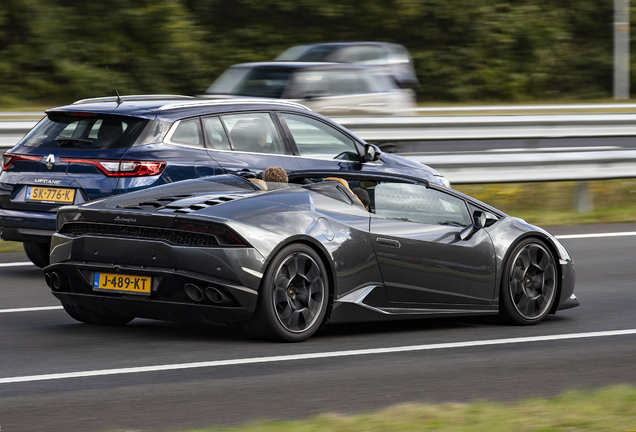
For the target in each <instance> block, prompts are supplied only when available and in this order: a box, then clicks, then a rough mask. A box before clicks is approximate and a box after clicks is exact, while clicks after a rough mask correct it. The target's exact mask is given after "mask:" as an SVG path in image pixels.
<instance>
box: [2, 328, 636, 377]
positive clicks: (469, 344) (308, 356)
mask: <svg viewBox="0 0 636 432" xmlns="http://www.w3.org/2000/svg"><path fill="white" fill-rule="evenodd" d="M633 334H636V329H629V330H612V331H601V332H590V333H570V334H561V335H548V336H531V337H522V338H509V339H494V340H482V341H468V342H453V343H439V344H430V345H410V346H401V347H390V348H371V349H360V350H350V351H332V352H322V353H309V354H294V355H283V356H272V357H253V358H243V359H231V360H217V361H207V362H195V363H177V364H167V365H158V366H140V367H130V368H120V369H101V370H92V371H82V372H67V373H54V374H45V375H27V376H17V377H6V378H0V384H8V383H22V382H29V381H47V380H56V379H66V378H82V377H95V376H103V375H120V374H130V373H141V372H158V371H169V370H179V369H195V368H209V367H218V366H235V365H247V364H254V363H274V362H282V361H294V360H313V359H324V358H333V357H349V356H359V355H371V354H388V353H400V352H411V351H427V350H435V349H448V348H466V347H479V346H488V345H505V344H517V343H527V342H543V341H555V340H564V339H581V338H591V337H608V336H624V335H633Z"/></svg>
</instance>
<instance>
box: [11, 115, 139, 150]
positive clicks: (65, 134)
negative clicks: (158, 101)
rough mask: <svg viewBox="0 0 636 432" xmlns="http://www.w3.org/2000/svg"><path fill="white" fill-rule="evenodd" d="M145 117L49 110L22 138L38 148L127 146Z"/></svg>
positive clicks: (86, 148)
mask: <svg viewBox="0 0 636 432" xmlns="http://www.w3.org/2000/svg"><path fill="white" fill-rule="evenodd" d="M146 124H148V120H146V119H141V118H136V117H125V116H113V115H104V114H92V113H50V114H49V115H48V116H47V117H45V118H44V119H43V120H42V121H41V122H40V123H38V124H37V125H36V126H35V127H34V128H33V129H32V130H31V131H30V132H29V133H28V134H27V135H26V136H25V137H24V139H23V140H22V145H25V146H28V147H38V148H49V149H54V148H71V149H73V148H74V149H82V150H108V149H116V148H125V147H131V146H132V145H133V144H134V143H135V141H136V139H137V138H138V137H139V135H140V134H141V132H142V131H143V129H144V127H145V126H146Z"/></svg>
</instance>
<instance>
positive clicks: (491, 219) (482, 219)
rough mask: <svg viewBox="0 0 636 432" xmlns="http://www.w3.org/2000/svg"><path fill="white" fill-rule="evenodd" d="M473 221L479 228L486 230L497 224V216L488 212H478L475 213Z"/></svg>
mask: <svg viewBox="0 0 636 432" xmlns="http://www.w3.org/2000/svg"><path fill="white" fill-rule="evenodd" d="M473 220H474V223H475V226H476V227H477V228H486V227H489V226H490V225H492V224H494V223H495V222H497V221H498V220H499V219H497V216H495V215H494V214H492V213H489V212H486V211H480V210H477V211H475V213H473Z"/></svg>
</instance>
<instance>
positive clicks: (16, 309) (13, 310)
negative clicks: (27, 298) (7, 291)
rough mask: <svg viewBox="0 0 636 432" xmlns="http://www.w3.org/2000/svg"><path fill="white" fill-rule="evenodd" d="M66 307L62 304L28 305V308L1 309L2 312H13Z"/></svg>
mask: <svg viewBox="0 0 636 432" xmlns="http://www.w3.org/2000/svg"><path fill="white" fill-rule="evenodd" d="M57 309H64V308H63V307H62V306H40V307H28V308H15V309H0V313H13V312H39V311H47V310H57Z"/></svg>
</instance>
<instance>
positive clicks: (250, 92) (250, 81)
mask: <svg viewBox="0 0 636 432" xmlns="http://www.w3.org/2000/svg"><path fill="white" fill-rule="evenodd" d="M290 75H291V71H290V70H286V69H267V68H252V69H247V68H230V69H228V70H226V71H225V72H223V74H222V75H221V76H220V77H219V78H217V80H216V81H214V83H213V84H212V85H211V86H210V88H208V90H207V91H206V93H212V94H234V95H241V96H255V97H268V98H276V99H278V98H280V97H281V96H282V94H283V91H285V88H286V87H287V83H288V82H289V78H290Z"/></svg>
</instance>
